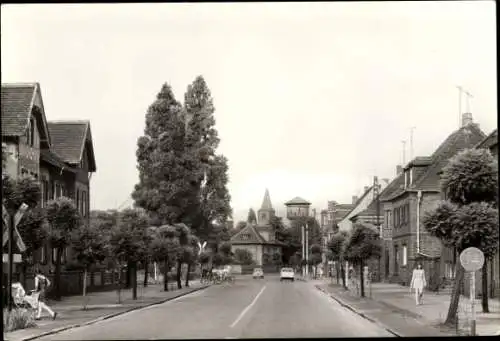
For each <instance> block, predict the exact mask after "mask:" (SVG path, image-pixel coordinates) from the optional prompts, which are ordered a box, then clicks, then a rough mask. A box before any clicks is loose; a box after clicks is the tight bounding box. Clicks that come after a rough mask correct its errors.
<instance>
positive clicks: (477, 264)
mask: <svg viewBox="0 0 500 341" xmlns="http://www.w3.org/2000/svg"><path fill="white" fill-rule="evenodd" d="M460 263H462V266H463V267H464V269H465V270H466V271H468V272H469V273H470V298H469V300H470V308H471V315H472V317H471V331H470V334H471V336H475V335H476V310H475V306H474V304H475V301H476V271H478V270H480V269H481V268H482V267H483V266H485V265H484V254H483V252H482V251H481V250H479V249H478V248H475V247H469V248H467V249H465V250H463V251H462V253H460Z"/></svg>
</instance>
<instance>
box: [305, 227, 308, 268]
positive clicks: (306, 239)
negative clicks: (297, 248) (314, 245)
mask: <svg viewBox="0 0 500 341" xmlns="http://www.w3.org/2000/svg"><path fill="white" fill-rule="evenodd" d="M305 230H306V238H305V244H306V250H305V253H306V277H308V276H309V224H308V223H306V226H305Z"/></svg>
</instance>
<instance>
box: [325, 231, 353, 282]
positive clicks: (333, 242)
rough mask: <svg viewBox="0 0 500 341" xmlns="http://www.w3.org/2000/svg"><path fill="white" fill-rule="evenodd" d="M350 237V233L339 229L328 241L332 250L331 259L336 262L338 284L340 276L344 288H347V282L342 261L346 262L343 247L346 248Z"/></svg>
mask: <svg viewBox="0 0 500 341" xmlns="http://www.w3.org/2000/svg"><path fill="white" fill-rule="evenodd" d="M348 237H349V235H348V233H347V232H345V231H338V232H337V233H335V234H334V235H333V237H332V239H330V241H329V242H328V249H329V251H330V252H331V260H333V261H334V262H335V264H336V271H337V284H338V283H339V277H341V278H342V286H343V287H344V288H347V283H346V282H345V273H344V267H343V266H342V263H343V262H344V258H343V256H344V255H343V249H344V244H345V243H346V241H347V239H348ZM339 272H340V274H339Z"/></svg>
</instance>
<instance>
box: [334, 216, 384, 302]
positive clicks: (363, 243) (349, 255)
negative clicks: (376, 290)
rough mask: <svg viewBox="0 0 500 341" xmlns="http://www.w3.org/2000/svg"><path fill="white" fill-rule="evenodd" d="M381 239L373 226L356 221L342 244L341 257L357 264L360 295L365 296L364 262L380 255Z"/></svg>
mask: <svg viewBox="0 0 500 341" xmlns="http://www.w3.org/2000/svg"><path fill="white" fill-rule="evenodd" d="M381 249H382V246H381V241H380V238H379V234H378V233H377V231H376V228H375V226H373V225H369V224H363V223H357V224H355V225H354V226H353V230H352V232H351V234H350V236H349V238H348V239H347V241H346V243H345V244H344V249H343V258H345V259H346V260H348V261H349V262H352V263H353V264H354V265H358V266H359V270H360V271H359V273H360V282H361V297H365V291H364V290H365V289H364V282H365V281H364V264H365V261H366V260H368V259H370V258H372V257H380V254H381Z"/></svg>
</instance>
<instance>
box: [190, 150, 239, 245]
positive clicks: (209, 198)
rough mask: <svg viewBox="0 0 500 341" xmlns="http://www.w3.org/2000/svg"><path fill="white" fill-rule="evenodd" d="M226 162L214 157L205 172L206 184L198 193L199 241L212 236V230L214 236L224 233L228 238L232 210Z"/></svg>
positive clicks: (219, 156)
mask: <svg viewBox="0 0 500 341" xmlns="http://www.w3.org/2000/svg"><path fill="white" fill-rule="evenodd" d="M227 162H228V160H227V158H226V157H224V156H222V155H216V156H214V157H213V159H212V160H211V161H210V163H209V166H208V167H207V168H206V170H205V174H206V182H205V183H204V185H203V186H202V187H201V192H200V193H201V196H200V215H201V217H200V220H201V222H200V224H199V229H198V230H200V233H199V234H198V236H199V237H200V238H201V239H204V238H207V239H208V238H209V237H210V236H211V235H213V233H214V232H213V230H216V231H217V232H215V233H216V234H218V233H220V232H221V231H224V233H225V234H226V235H227V236H229V231H228V229H227V219H228V218H229V217H230V216H231V214H232V209H231V206H230V201H231V196H230V195H229V190H228V188H227V183H228V181H229V177H228V170H229V168H228V164H227Z"/></svg>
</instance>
